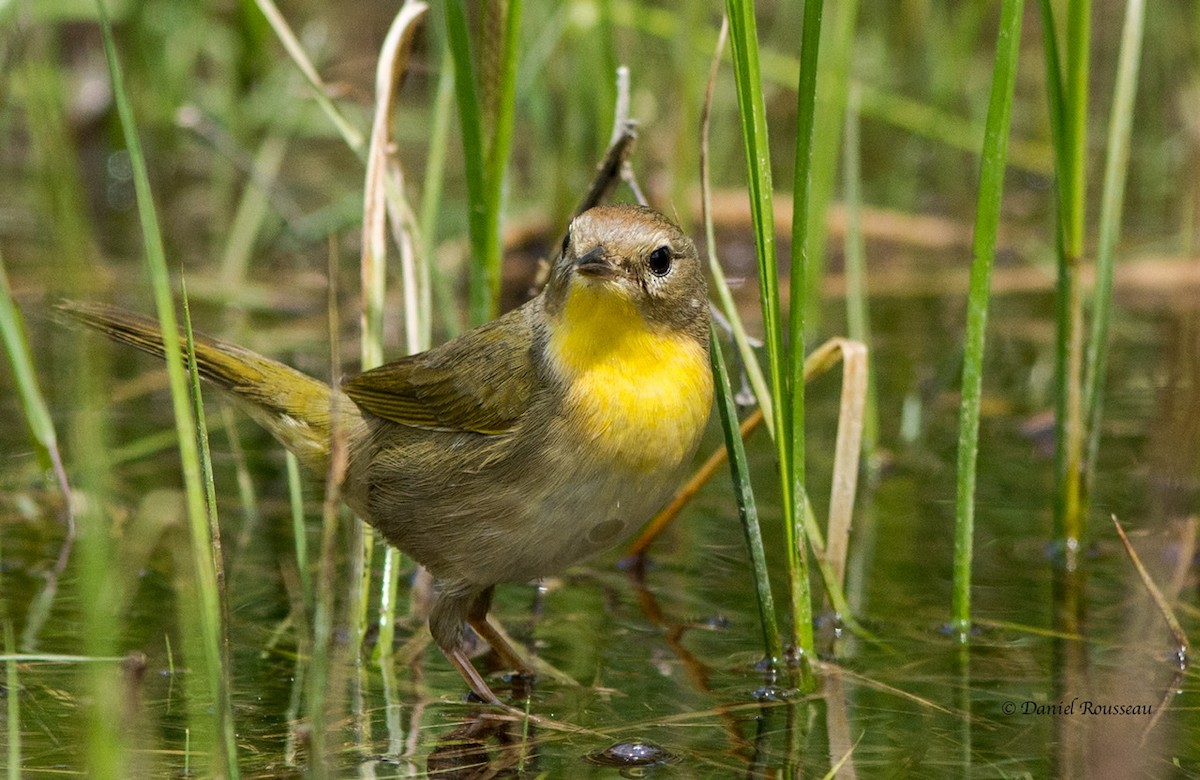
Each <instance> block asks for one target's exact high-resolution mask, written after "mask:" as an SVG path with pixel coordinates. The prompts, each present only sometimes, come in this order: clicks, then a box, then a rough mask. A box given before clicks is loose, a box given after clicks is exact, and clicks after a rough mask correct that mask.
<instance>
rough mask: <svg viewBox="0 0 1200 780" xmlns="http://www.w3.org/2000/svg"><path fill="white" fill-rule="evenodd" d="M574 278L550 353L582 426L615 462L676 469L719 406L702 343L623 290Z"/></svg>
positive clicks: (552, 336) (554, 325) (643, 468)
mask: <svg viewBox="0 0 1200 780" xmlns="http://www.w3.org/2000/svg"><path fill="white" fill-rule="evenodd" d="M573 281H574V282H575V283H574V284H572V285H571V288H570V290H569V291H568V293H567V298H566V302H565V305H564V306H563V311H562V313H561V314H560V315H559V316H558V318H557V319H556V321H552V323H551V326H550V341H549V345H548V347H549V349H548V353H549V358H550V361H551V364H552V365H554V367H555V368H556V369H557V370H558V372H559V375H560V376H562V378H563V379H564V380H565V381H566V384H567V387H568V390H567V398H566V401H567V408H568V409H571V410H573V413H574V414H575V415H576V419H575V423H576V424H577V425H579V426H580V427H581V428H582V430H583V431H584V432H585V435H587V436H589V437H590V438H591V440H592V441H593V442H594V443H595V444H596V445H598V446H599V447H600V448H601V450H602V452H603V453H604V454H605V455H607V456H609V457H611V458H612V459H614V460H619V461H620V462H622V463H624V464H627V465H628V466H630V467H632V468H634V469H636V470H638V471H643V472H644V471H654V470H660V469H661V470H671V469H674V468H675V467H676V466H678V465H679V464H680V463H681V462H682V461H683V460H684V459H686V458H688V457H690V456H691V454H692V452H693V451H694V449H695V446H696V443H697V441H698V439H699V438H700V435H701V433H702V432H703V431H704V425H705V423H706V422H707V420H708V413H709V409H710V407H711V405H712V373H711V369H710V367H709V364H708V358H707V356H706V355H705V353H704V350H703V348H702V347H701V346H700V345H699V344H697V343H696V342H695V340H694V339H693V338H690V337H689V336H687V335H686V334H682V333H669V332H660V331H659V330H657V329H654V328H652V327H651V325H650V324H649V323H647V322H646V320H645V319H644V318H643V317H642V315H641V313H640V312H639V311H638V310H637V307H636V306H635V305H634V303H633V302H632V301H630V300H629V299H628V298H627V297H626V296H625V295H624V294H623V293H622V292H621V291H619V290H613V289H612V288H610V287H606V286H601V285H598V284H589V283H587V282H583V281H582V280H579V279H575V280H573Z"/></svg>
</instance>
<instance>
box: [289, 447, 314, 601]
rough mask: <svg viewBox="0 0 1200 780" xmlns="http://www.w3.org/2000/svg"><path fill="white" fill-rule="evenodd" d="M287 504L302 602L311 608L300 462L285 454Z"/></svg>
mask: <svg viewBox="0 0 1200 780" xmlns="http://www.w3.org/2000/svg"><path fill="white" fill-rule="evenodd" d="M285 462H286V463H287V483H288V503H289V504H290V505H291V508H292V542H293V544H294V545H295V547H296V569H297V570H298V573H299V575H300V590H301V591H303V593H302V596H303V599H302V600H303V602H304V605H305V606H306V607H309V608H311V607H312V597H313V590H312V572H311V571H310V570H309V566H308V533H307V531H306V530H305V527H304V494H303V491H302V485H303V483H302V482H301V478H300V461H299V460H298V459H297V458H296V456H295V455H294V454H292V452H291V450H288V451H287V452H286V460H285Z"/></svg>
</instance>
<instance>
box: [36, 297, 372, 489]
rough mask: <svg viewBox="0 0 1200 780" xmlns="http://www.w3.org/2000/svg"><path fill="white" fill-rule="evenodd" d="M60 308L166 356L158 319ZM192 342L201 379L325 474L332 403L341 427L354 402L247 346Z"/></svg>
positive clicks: (79, 306) (94, 307) (90, 307)
mask: <svg viewBox="0 0 1200 780" xmlns="http://www.w3.org/2000/svg"><path fill="white" fill-rule="evenodd" d="M56 308H57V309H58V310H59V311H60V312H62V313H63V314H65V315H67V316H68V317H70V318H71V319H72V320H74V321H76V322H80V323H82V324H84V325H86V326H88V327H89V328H92V329H94V330H98V331H100V332H101V333H103V334H104V335H106V336H108V337H109V338H111V339H112V340H114V341H119V342H121V343H124V344H129V345H131V346H134V347H137V348H138V349H140V350H142V351H143V352H148V353H149V354H151V355H157V356H158V357H163V355H164V348H163V338H162V330H161V329H160V327H159V323H158V321H157V320H154V319H151V318H149V317H144V316H142V315H140V314H134V313H132V312H128V311H125V310H123V309H118V308H116V307H113V306H106V305H104V304H97V303H83V302H78V301H64V302H62V303H60V304H58V305H57V306H56ZM194 341H195V345H196V366H197V369H198V370H199V372H200V376H201V377H202V378H203V379H205V380H207V381H209V382H211V383H212V384H214V385H216V386H217V387H218V388H220V389H221V390H222V391H224V392H225V393H226V394H227V395H228V396H229V397H231V398H233V399H234V400H235V401H236V402H237V403H238V405H239V406H241V407H242V408H243V409H245V410H246V412H247V413H248V414H249V415H250V416H251V417H253V418H254V420H255V421H256V422H257V423H258V424H259V425H261V426H263V427H264V428H266V429H267V431H269V432H270V433H271V435H272V436H274V437H275V438H276V439H278V440H279V442H280V443H281V444H283V446H284V447H287V448H288V449H289V450H291V451H292V452H293V453H294V454H295V455H296V457H297V458H299V459H300V462H301V463H303V464H304V465H305V466H306V467H307V468H309V469H310V470H312V471H313V472H314V473H317V474H324V473H325V470H326V468H327V464H328V460H329V446H330V436H331V434H332V423H331V404H332V403H334V402H336V403H337V404H338V413H339V415H340V419H339V425H341V426H345V427H349V426H350V425H353V424H354V423H355V422H357V421H358V420H359V418H360V415H359V412H358V410H357V408H356V407H355V406H354V404H353V402H351V401H350V400H349V399H348V398H346V396H345V395H343V394H342V393H341V392H340V391H338V392H336V393H334V392H333V391H332V390H331V388H330V387H329V385H327V384H325V383H324V382H321V381H319V380H317V379H313V378H312V377H310V376H308V375H307V374H303V373H301V372H299V371H297V370H296V369H294V368H291V367H289V366H285V365H284V364H283V363H280V362H278V361H276V360H271V359H270V358H268V357H264V356H262V355H259V354H258V353H256V352H252V351H250V350H248V349H245V348H244V347H239V346H237V345H236V344H231V343H229V342H227V341H222V340H221V339H217V338H213V337H211V336H204V335H201V334H198V333H197V334H194Z"/></svg>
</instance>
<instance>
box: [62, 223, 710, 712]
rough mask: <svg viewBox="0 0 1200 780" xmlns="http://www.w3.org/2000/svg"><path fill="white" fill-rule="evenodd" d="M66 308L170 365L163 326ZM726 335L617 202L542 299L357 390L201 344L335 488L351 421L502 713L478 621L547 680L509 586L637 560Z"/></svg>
mask: <svg viewBox="0 0 1200 780" xmlns="http://www.w3.org/2000/svg"><path fill="white" fill-rule="evenodd" d="M60 308H61V309H62V310H63V311H64V312H65V313H67V314H68V315H70V316H71V317H73V318H74V319H76V320H78V321H80V322H82V323H83V324H85V325H88V326H89V327H92V328H95V329H97V330H99V331H101V332H103V333H104V334H106V335H108V336H109V337H111V338H113V339H115V340H117V341H121V342H124V343H127V344H131V345H133V346H135V347H138V348H139V349H142V350H144V351H146V352H149V353H151V354H156V355H160V356H161V355H162V354H163V344H162V337H161V333H160V331H159V324H158V322H157V321H155V320H151V319H149V318H146V317H142V316H139V315H135V314H130V313H128V312H125V311H122V310H119V309H114V308H112V307H108V306H102V305H97V304H88V303H77V302H66V303H63V304H60ZM708 329H709V314H708V297H707V291H706V284H705V279H704V273H703V270H702V268H701V266H700V262H699V259H698V257H697V253H696V247H695V245H694V244H693V243H692V242H691V240H689V239H688V238H687V236H685V235H684V233H683V232H682V231H681V230H680V229H679V228H678V227H677V226H676V225H675V224H673V223H672V222H671V221H670V220H668V219H667V218H666V217H664V216H663V215H661V214H659V213H658V212H656V211H653V210H651V209H648V208H644V207H640V206H630V205H612V206H598V207H595V208H592V209H590V210H588V211H586V212H584V213H583V214H580V215H579V216H577V217H576V218H575V219H574V220H572V222H571V224H570V227H569V229H568V231H567V235H566V238H565V239H564V241H563V245H562V251H561V253H560V255H559V256H558V257H557V259H556V260H555V262H554V264H553V267H552V269H551V273H550V277H549V280H548V281H547V283H546V286H545V288H544V289H543V290H542V292H541V293H540V294H538V295H537V296H536V297H535V298H533V299H531V300H530V301H529V302H527V303H526V304H524V305H523V306H520V307H519V308H516V309H514V310H512V311H510V312H508V313H507V314H505V315H503V316H501V317H500V318H498V319H496V320H493V321H492V322H489V323H487V324H485V325H482V326H480V327H478V328H475V329H474V330H471V331H469V332H467V333H464V334H462V335H461V336H459V337H457V338H455V339H453V340H452V341H449V342H447V343H445V344H442V345H441V346H438V347H436V348H434V349H431V350H429V351H427V352H423V353H420V354H417V355H410V356H408V357H404V358H401V359H399V360H396V361H393V362H391V363H387V364H385V365H382V366H380V367H379V368H375V369H372V370H370V371H367V372H365V373H362V374H359V375H357V376H354V377H352V378H350V379H348V380H346V381H344V382H343V383H342V385H341V387H340V388H339V389H333V388H331V387H330V386H329V385H327V384H325V383H324V382H321V381H319V380H317V379H313V378H312V377H309V376H307V375H305V374H303V373H301V372H299V371H296V370H294V369H292V368H289V367H288V366H285V365H283V364H282V363H279V362H277V361H274V360H271V359H269V358H266V357H263V356H261V355H258V354H256V353H254V352H252V351H250V350H247V349H244V348H242V347H239V346H236V345H234V344H230V343H228V342H225V341H222V340H219V339H215V338H209V337H197V338H196V340H195V343H196V360H197V365H198V369H199V372H200V374H201V376H202V377H203V378H204V379H206V380H208V381H210V382H212V383H213V384H215V385H216V386H217V387H219V388H220V389H221V390H223V391H224V392H225V393H226V394H227V395H229V396H231V397H232V398H233V399H234V400H235V401H236V402H237V403H238V404H239V405H240V406H241V407H243V408H244V409H245V410H246V411H247V412H248V413H249V414H250V416H251V417H253V418H254V420H255V421H257V422H258V423H259V424H261V425H262V426H263V427H265V428H266V429H267V430H268V431H269V432H270V433H271V434H273V435H274V436H275V437H276V438H277V439H278V440H279V441H280V442H281V443H282V444H283V445H284V446H285V447H287V448H288V449H289V450H291V451H292V452H293V453H295V454H296V456H297V457H298V458H299V460H300V462H301V463H303V464H304V465H305V466H306V467H308V468H309V469H310V470H312V471H314V472H315V473H317V474H324V473H325V470H326V468H327V466H328V459H329V453H330V446H331V436H332V429H331V426H332V423H331V407H332V406H334V405H336V407H337V413H338V420H339V423H338V424H339V426H340V427H341V429H342V430H344V431H345V432H346V435H347V438H348V450H349V453H348V454H349V459H348V464H347V468H346V477H345V483H344V486H343V494H344V498H345V501H346V503H347V504H348V505H349V506H350V508H351V509H353V510H354V511H355V512H356V513H357V514H358V515H359V516H360V517H362V518H363V519H364V520H366V521H367V522H368V523H370V524H371V525H372V526H374V527H375V528H377V529H378V530H379V532H380V534H382V535H383V537H384V538H385V539H387V541H388V542H389V543H391V544H393V545H395V546H396V547H398V548H400V550H402V551H404V552H405V553H407V554H408V555H410V556H411V557H412V558H413V559H414V560H416V561H417V562H418V563H420V564H421V565H422V566H424V567H425V568H426V569H428V570H429V572H430V573H431V574H432V575H433V578H434V592H435V596H434V600H433V604H432V608H431V611H430V616H429V628H430V632H431V633H432V635H433V638H434V640H435V641H436V643H437V645H438V647H439V648H440V649H441V650H442V652H443V653H444V654H445V655H446V657H447V658H448V659H449V660H450V662H451V663H452V664H453V665H454V666H455V668H457V669H458V671H459V672H460V673H461V674H462V676H463V678H464V679H465V680H466V682H467V684H468V685H469V686H470V688H471V690H472V691H474V692H475V694H476V695H478V696H479V697H480V698H481V699H483V700H484V701H487V702H491V703H499V699H498V697H497V696H496V695H495V693H493V692H492V690H491V688H490V687H489V686H488V684H487V682H486V681H485V680H484V679H483V677H482V676H481V675H480V674H479V672H478V671H477V670H476V669H475V667H474V666H473V665H472V664H471V661H470V660H469V658H468V657H467V654H466V652H465V650H464V646H463V640H464V624H469V625H470V626H471V627H472V628H473V629H474V630H475V632H476V633H477V634H478V635H479V636H480V638H482V639H483V640H485V641H486V642H487V643H488V644H490V645H491V646H492V648H493V649H494V650H495V651H496V652H497V653H498V654H499V656H500V657H501V658H502V659H503V661H504V662H505V663H506V664H507V665H509V666H511V667H512V668H513V669H514V670H516V671H518V672H521V673H525V674H528V673H530V667H529V665H528V664H527V663H526V662H525V661H524V660H523V659H522V658H521V656H520V654H519V653H518V652H517V651H516V650H515V649H514V648H513V647H512V646H511V645H510V643H509V642H507V641H506V640H505V638H504V636H503V634H502V633H501V632H500V631H498V630H497V629H496V628H495V626H494V625H493V623H491V622H490V619H489V617H488V611H489V609H490V607H491V602H492V594H493V591H494V589H495V586H496V585H497V584H499V583H502V582H525V581H529V580H533V579H537V578H539V577H544V576H546V575H549V574H553V573H555V572H558V571H561V570H562V569H564V568H566V567H567V566H570V565H571V564H573V563H575V562H577V561H579V560H581V559H583V558H586V557H588V556H590V555H593V554H595V553H598V552H600V551H602V550H605V549H608V548H610V547H612V546H614V545H616V544H618V543H619V542H620V541H622V540H623V539H625V538H627V537H628V536H629V535H630V534H631V533H632V532H633V531H635V530H636V529H637V528H638V527H639V526H640V525H641V524H642V523H644V522H645V521H646V520H647V519H648V518H649V517H650V516H651V514H653V513H654V512H655V511H656V510H657V509H658V508H659V507H660V506H661V505H662V504H663V503H664V501H665V500H666V499H667V498H668V497H669V496H670V495H671V493H672V492H673V491H674V490H675V488H676V486H677V485H678V483H679V481H680V479H681V478H682V477H683V474H684V471H685V470H686V469H687V468H688V466H689V464H690V462H691V459H692V456H693V454H694V453H695V450H696V446H697V444H698V443H699V440H700V436H701V434H702V433H703V431H704V428H705V425H706V423H707V421H708V417H709V411H710V408H711V406H712V374H711V368H710V366H709V360H708Z"/></svg>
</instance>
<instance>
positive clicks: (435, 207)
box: [420, 52, 461, 341]
mask: <svg viewBox="0 0 1200 780" xmlns="http://www.w3.org/2000/svg"><path fill="white" fill-rule="evenodd" d="M453 100H454V63H453V60H451V58H450V53H449V52H445V53H444V54H443V56H442V65H441V70H440V72H439V74H438V82H437V91H436V93H435V95H434V98H433V118H432V119H431V120H430V122H429V146H428V147H427V148H426V152H425V170H424V173H423V175H422V177H421V218H420V229H421V240H422V241H423V242H424V246H423V247H422V251H421V256H422V257H424V258H425V261H426V262H427V263H428V264H429V278H430V285H431V287H432V288H433V290H432V293H433V297H434V300H435V305H436V308H437V310H438V311H439V312H443V313H444V314H443V317H444V322H443V326H444V327H445V329H446V334H447V336H448V337H450V338H454V337H455V336H457V335H458V333H459V332H460V330H461V326H460V323H459V320H458V317H457V316H455V313H454V312H455V309H456V308H457V307H456V306H454V305H453V301H452V300H451V299H450V295H451V292H450V290H449V289H447V288H448V285H447V284H446V282H445V279H443V277H442V274H441V273H439V272H438V265H437V262H436V258H437V226H438V216H439V214H440V213H441V201H442V189H443V184H444V183H445V181H446V150H447V148H448V147H449V139H450V116H451V113H450V112H451V109H452V108H453V105H454V104H453ZM421 338H422V339H424V340H426V341H429V340H430V339H431V338H432V337H431V334H430V333H422V334H421Z"/></svg>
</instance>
